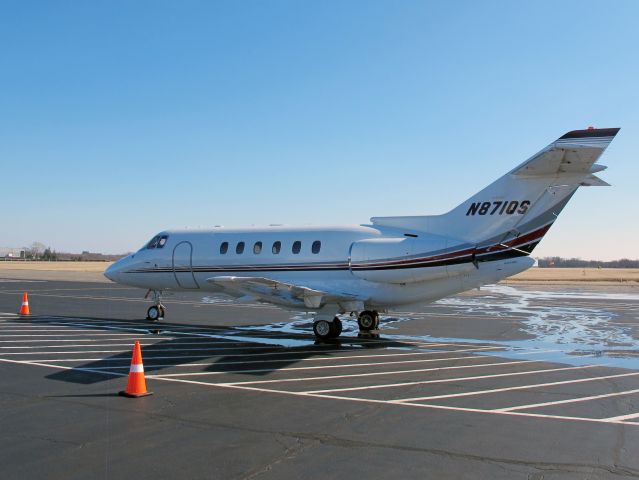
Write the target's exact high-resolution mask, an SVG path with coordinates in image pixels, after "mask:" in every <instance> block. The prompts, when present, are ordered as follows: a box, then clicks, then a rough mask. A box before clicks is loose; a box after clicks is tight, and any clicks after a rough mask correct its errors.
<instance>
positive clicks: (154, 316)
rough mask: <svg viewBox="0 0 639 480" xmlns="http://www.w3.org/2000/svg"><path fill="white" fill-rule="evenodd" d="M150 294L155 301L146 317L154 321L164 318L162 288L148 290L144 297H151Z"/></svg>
mask: <svg viewBox="0 0 639 480" xmlns="http://www.w3.org/2000/svg"><path fill="white" fill-rule="evenodd" d="M149 295H152V296H153V303H154V305H151V306H150V307H149V309H148V310H147V311H146V319H147V320H150V321H152V322H157V321H159V320H162V319H164V314H165V307H164V305H162V291H161V290H149V291H148V292H146V295H145V296H144V298H149Z"/></svg>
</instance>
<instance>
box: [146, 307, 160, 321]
mask: <svg viewBox="0 0 639 480" xmlns="http://www.w3.org/2000/svg"><path fill="white" fill-rule="evenodd" d="M162 318H164V305H151V306H150V307H149V309H148V310H147V311H146V319H147V320H151V321H152V322H157V321H158V320H160V319H162Z"/></svg>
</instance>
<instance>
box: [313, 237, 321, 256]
mask: <svg viewBox="0 0 639 480" xmlns="http://www.w3.org/2000/svg"><path fill="white" fill-rule="evenodd" d="M321 248H322V242H320V241H319V240H315V241H314V242H313V246H312V247H311V252H313V253H315V254H317V253H319V252H320V249H321Z"/></svg>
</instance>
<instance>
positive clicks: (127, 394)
mask: <svg viewBox="0 0 639 480" xmlns="http://www.w3.org/2000/svg"><path fill="white" fill-rule="evenodd" d="M118 395H120V396H121V397H128V398H138V397H147V396H149V395H153V392H146V393H127V392H125V391H124V390H122V391H121V392H118Z"/></svg>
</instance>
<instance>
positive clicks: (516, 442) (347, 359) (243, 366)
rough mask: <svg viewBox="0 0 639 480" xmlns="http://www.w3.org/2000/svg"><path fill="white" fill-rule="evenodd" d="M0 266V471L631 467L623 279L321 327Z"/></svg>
mask: <svg viewBox="0 0 639 480" xmlns="http://www.w3.org/2000/svg"><path fill="white" fill-rule="evenodd" d="M3 277H4V278H0V378H2V382H1V383H0V385H1V386H0V418H1V420H0V432H1V433H0V478H3V479H4V478H7V479H10V478H11V479H13V478H50V479H57V478H65V479H67V478H87V477H90V478H140V479H145V478H155V479H157V478H176V477H180V478H197V479H199V478H216V479H217V478H219V479H297V478H322V479H333V478H335V479H338V478H339V479H341V478H367V479H377V478H385V479H386V478H390V477H395V478H401V479H413V478H415V479H417V478H419V479H424V478H438V479H440V478H455V479H465V478H490V479H502V478H503V479H537V480H539V479H549V478H550V479H568V478H570V479H572V478H580V479H599V478H635V477H639V310H638V307H639V292H638V291H637V289H636V288H624V287H593V288H588V287H575V288H569V287H565V286H562V287H556V286H548V287H545V286H539V285H535V286H529V287H527V286H519V285H518V286H516V287H512V286H503V285H497V286H492V287H487V288H483V289H482V290H481V291H479V292H477V291H473V292H469V293H466V294H462V295H459V296H456V297H452V298H450V299H445V300H443V301H440V302H437V303H435V304H432V305H425V306H423V307H421V308H419V309H417V311H413V312H394V313H391V314H388V315H384V316H383V317H382V325H381V328H380V332H379V337H376V336H368V337H366V336H364V337H360V336H358V334H357V330H356V327H355V325H356V323H355V321H354V320H352V319H349V318H348V317H344V318H343V321H344V324H345V332H344V333H343V335H342V337H340V339H338V340H335V341H329V342H316V341H315V339H314V337H313V335H312V330H311V325H312V323H311V319H310V317H308V316H307V315H306V314H304V312H290V311H284V310H281V309H278V308H275V307H271V306H268V305H254V304H242V303H235V302H231V301H229V300H227V299H224V298H221V297H215V296H212V295H210V294H207V293H206V292H189V293H180V294H175V295H174V296H171V297H168V298H167V299H166V301H165V304H166V306H167V317H166V318H165V319H164V320H163V321H161V322H158V323H151V322H149V321H146V320H145V319H144V317H145V313H146V309H147V307H148V305H149V302H148V301H147V300H144V298H143V296H144V293H145V292H144V291H142V290H139V289H134V288H126V287H121V286H118V285H114V284H110V283H96V282H87V281H70V280H69V279H68V278H67V280H65V281H63V280H56V279H49V280H28V279H25V278H19V279H11V278H9V277H8V276H7V275H3ZM23 291H28V292H29V300H30V307H31V313H32V314H31V315H30V316H29V317H19V316H18V315H16V312H17V311H18V308H19V306H20V301H21V296H22V292H23ZM135 340H140V342H141V344H142V353H143V358H144V368H145V373H146V379H147V385H148V387H149V389H150V390H152V391H153V392H154V395H152V396H149V397H144V398H139V399H128V398H123V397H119V396H117V393H118V391H120V390H122V389H123V388H124V386H125V384H126V375H127V372H128V370H129V363H130V359H131V351H132V346H133V343H134V341H135Z"/></svg>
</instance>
